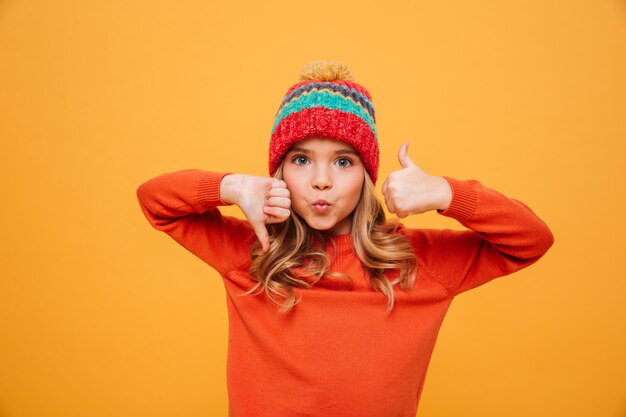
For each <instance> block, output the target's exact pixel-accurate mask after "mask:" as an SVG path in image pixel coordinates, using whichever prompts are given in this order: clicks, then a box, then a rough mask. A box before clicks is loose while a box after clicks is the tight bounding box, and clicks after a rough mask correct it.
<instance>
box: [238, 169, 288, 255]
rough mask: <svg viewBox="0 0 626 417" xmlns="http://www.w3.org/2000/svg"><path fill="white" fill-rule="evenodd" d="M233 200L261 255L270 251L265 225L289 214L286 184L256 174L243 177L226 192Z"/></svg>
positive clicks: (283, 218) (283, 219)
mask: <svg viewBox="0 0 626 417" xmlns="http://www.w3.org/2000/svg"><path fill="white" fill-rule="evenodd" d="M229 191H230V192H231V193H232V194H233V195H234V196H235V197H234V198H233V200H234V202H235V204H237V205H238V206H239V208H240V209H241V211H243V214H244V215H245V216H246V219H248V222H249V223H250V225H251V226H252V228H253V229H254V233H255V234H256V236H257V238H258V239H259V242H261V247H262V250H263V252H264V253H267V252H268V251H269V246H270V239H269V234H268V232H267V228H266V227H265V225H266V224H270V223H280V222H284V221H286V220H287V219H288V218H289V215H290V214H291V210H290V208H291V198H290V193H289V190H288V189H287V184H286V183H285V181H282V180H279V179H277V178H268V177H261V176H256V175H242V176H241V177H240V181H239V182H238V183H236V185H235V187H233V189H231V190H229Z"/></svg>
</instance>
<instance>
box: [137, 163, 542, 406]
mask: <svg viewBox="0 0 626 417" xmlns="http://www.w3.org/2000/svg"><path fill="white" fill-rule="evenodd" d="M224 175H226V173H215V172H208V171H203V170H197V169H187V170H182V171H177V172H171V173H166V174H163V175H160V176H157V177H155V178H153V179H151V180H148V181H146V182H145V183H143V184H142V185H141V186H139V188H138V189H137V196H138V198H139V203H140V205H141V209H142V210H143V212H144V214H145V215H146V217H147V218H148V221H149V222H150V224H151V225H152V226H153V227H154V228H156V229H158V230H161V231H163V232H165V233H167V234H168V235H170V236H171V237H172V238H174V239H175V240H176V241H177V242H178V243H180V244H181V245H182V246H184V247H185V248H187V249H188V250H189V251H190V252H192V253H193V254H195V255H196V256H198V257H199V258H200V259H202V260H203V261H204V262H206V263H207V264H208V265H210V266H211V267H213V268H214V269H215V270H217V271H218V272H219V273H220V275H221V276H222V278H223V283H224V286H225V289H226V294H227V308H228V319H229V338H228V359H227V385H228V396H229V404H230V405H229V409H230V412H229V415H230V416H232V417H264V416H271V417H291V416H294V417H295V416H299V417H300V416H337V417H350V416H354V417H368V416H372V417H414V416H415V414H416V411H417V405H418V402H419V398H420V394H421V392H422V388H423V385H424V380H425V376H426V371H427V367H428V363H429V361H430V356H431V353H432V351H433V347H434V345H435V340H436V338H437V333H438V331H439V328H440V326H441V323H442V321H443V318H444V316H445V314H446V312H447V310H448V307H449V306H450V303H451V302H452V299H453V298H454V296H455V295H457V294H459V293H461V292H463V291H467V290H469V289H472V288H475V287H477V286H479V285H482V284H484V283H486V282H488V281H490V280H492V279H494V278H496V277H500V276H504V275H507V274H511V273H513V272H515V271H517V270H519V269H522V268H524V267H527V266H529V265H531V264H533V263H534V262H536V261H537V260H538V259H539V258H541V257H542V256H543V255H544V254H545V253H546V251H547V250H548V249H549V248H550V246H551V245H552V243H553V236H552V233H551V232H550V229H549V228H548V227H547V226H546V224H545V223H544V222H543V221H542V220H541V219H540V218H539V217H537V216H536V215H535V214H534V213H533V212H532V211H531V209H530V208H528V207H527V206H526V205H525V204H523V203H521V202H519V201H517V200H514V199H510V198H507V197H506V196H504V195H502V194H500V193H498V192H497V191H494V190H492V189H489V188H487V187H485V186H483V185H482V184H481V183H480V182H478V181H476V180H465V181H462V180H456V179H452V178H448V177H445V178H446V180H447V181H448V182H449V184H450V186H451V187H452V195H453V196H452V202H451V204H450V206H449V208H448V209H446V210H445V211H439V213H440V214H441V215H444V216H449V217H452V218H454V219H456V220H457V221H459V223H461V224H462V225H463V226H465V227H466V228H468V229H469V230H462V231H460V230H450V229H443V230H436V229H413V228H407V227H404V226H401V227H400V228H399V229H398V233H402V234H404V235H405V236H406V237H407V238H408V240H409V241H410V242H411V244H412V246H413V247H414V249H415V254H416V255H417V258H418V273H417V279H416V282H415V286H414V287H413V288H412V289H411V290H410V291H406V292H405V291H403V290H400V289H398V288H396V289H395V296H396V304H395V306H394V309H393V310H392V312H391V313H389V314H387V313H385V308H386V303H387V298H386V297H385V296H384V295H383V294H381V293H379V292H376V291H374V290H371V289H370V287H369V285H368V277H367V275H366V274H365V273H364V270H363V268H362V266H361V262H360V260H359V258H358V257H357V256H356V255H355V253H354V252H353V250H352V247H351V237H350V234H345V235H337V236H333V237H332V239H333V240H334V241H335V243H336V244H337V254H336V255H337V256H336V259H335V261H334V263H333V264H332V266H331V268H330V270H331V271H333V270H336V271H342V272H345V273H347V274H349V275H350V276H351V277H352V279H353V280H354V284H353V286H352V287H351V288H350V287H345V286H344V287H342V286H337V285H333V282H332V279H333V278H330V279H322V280H321V281H320V282H319V283H318V284H316V285H315V286H314V287H313V288H311V289H303V288H295V291H296V296H302V301H301V302H300V303H299V304H297V305H296V306H295V307H294V310H292V311H291V312H290V313H288V314H286V315H284V314H279V313H277V306H276V305H275V304H273V303H272V302H271V301H269V300H267V299H266V297H265V295H264V294H263V293H261V294H259V295H246V296H237V294H239V293H241V292H243V291H245V290H247V289H249V288H250V287H251V284H252V283H254V282H253V281H251V277H250V275H249V274H248V268H249V266H250V257H249V251H248V250H249V246H250V245H251V244H252V243H253V242H254V241H255V240H256V236H255V234H254V232H253V230H252V228H251V226H250V224H249V223H248V222H247V221H246V220H242V219H238V218H235V217H231V216H226V215H222V214H221V213H220V211H219V209H218V206H220V205H227V204H226V203H225V202H224V201H222V200H221V199H220V198H219V188H220V181H221V179H222V177H223V176H224ZM328 250H331V247H330V245H329V246H328Z"/></svg>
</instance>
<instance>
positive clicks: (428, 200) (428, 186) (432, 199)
mask: <svg viewBox="0 0 626 417" xmlns="http://www.w3.org/2000/svg"><path fill="white" fill-rule="evenodd" d="M408 148H409V143H408V142H405V143H403V144H402V146H400V150H399V151H398V160H399V161H400V165H402V169H400V170H398V171H394V172H392V173H391V174H389V176H388V177H387V179H386V180H385V182H384V183H383V188H382V192H383V195H384V196H385V203H386V204H387V208H388V210H389V212H390V213H395V214H396V215H397V216H398V217H406V216H408V215H410V214H419V213H423V212H426V211H429V210H445V209H447V208H448V206H450V202H451V201H452V189H451V188H450V184H448V181H446V179H445V178H444V177H437V176H432V175H428V174H427V173H425V172H424V171H422V169H421V168H420V167H418V166H417V165H415V163H414V162H413V161H412V160H411V158H409V155H408V153H407V149H408Z"/></svg>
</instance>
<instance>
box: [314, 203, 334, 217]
mask: <svg viewBox="0 0 626 417" xmlns="http://www.w3.org/2000/svg"><path fill="white" fill-rule="evenodd" d="M330 206H331V204H330V203H329V202H328V201H326V200H317V201H316V202H315V203H313V210H315V211H316V212H317V213H320V214H322V213H326V212H327V211H328V210H330Z"/></svg>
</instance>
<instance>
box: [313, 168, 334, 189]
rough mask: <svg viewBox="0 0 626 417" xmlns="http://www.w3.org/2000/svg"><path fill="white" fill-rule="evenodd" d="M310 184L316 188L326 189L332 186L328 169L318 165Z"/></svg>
mask: <svg viewBox="0 0 626 417" xmlns="http://www.w3.org/2000/svg"><path fill="white" fill-rule="evenodd" d="M311 185H312V186H313V188H315V189H316V190H326V189H329V188H331V187H332V186H333V181H332V178H331V174H330V172H329V169H328V168H326V167H324V166H319V167H318V168H317V169H316V170H315V173H314V174H313V180H312V181H311Z"/></svg>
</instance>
